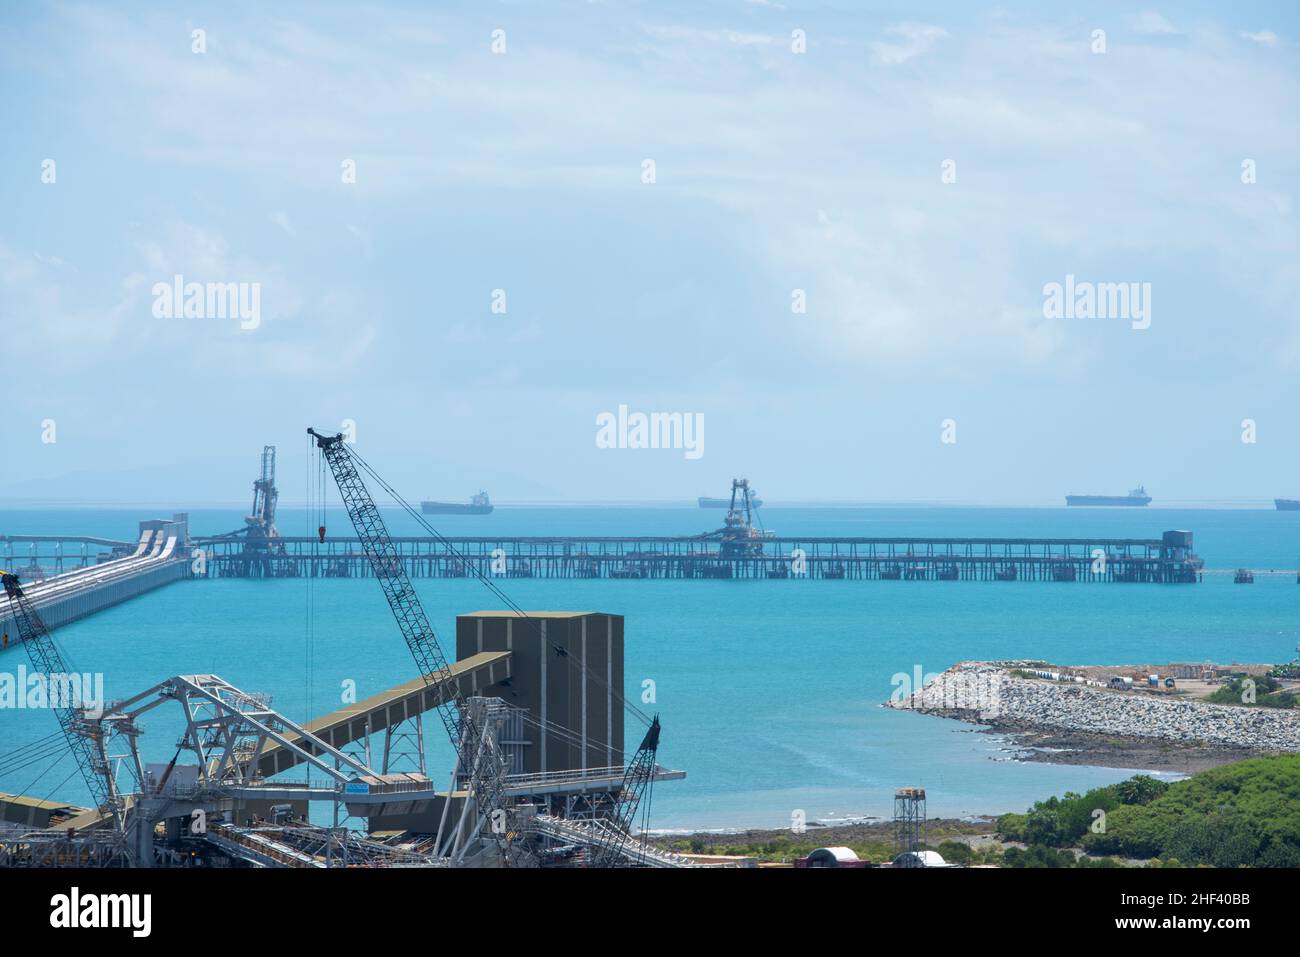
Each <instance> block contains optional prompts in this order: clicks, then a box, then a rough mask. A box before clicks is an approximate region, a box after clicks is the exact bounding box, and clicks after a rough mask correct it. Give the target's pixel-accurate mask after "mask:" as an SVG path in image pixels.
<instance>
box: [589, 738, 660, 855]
mask: <svg viewBox="0 0 1300 957" xmlns="http://www.w3.org/2000/svg"><path fill="white" fill-rule="evenodd" d="M658 753H659V715H655V716H654V720H653V721H651V722H650V727H649V728H648V729H647V730H646V733H645V737H644V738H642V739H641V747H639V748H638V749H637V752H636V756H635V757H634V758H633V759H632V763H631V764H629V765H628V766H627V770H626V771H625V772H624V774H623V786H622V787H621V788H620V789H619V792H618V798H617V800H616V805H615V809H614V815H613V817H612V818H611V820H610V824H611V825H612V827H611V828H610V830H609V832H608V834H609V836H608V837H607V838H606V839H605V840H603V841H602V842H601V844H600V845H599V846H598V847H596V848H595V850H594V851H593V853H592V856H591V865H590V866H592V867H617V866H618V862H619V859H620V852H621V851H622V849H623V845H624V844H626V843H627V842H628V840H629V839H630V838H631V836H632V825H633V823H634V822H635V821H636V811H637V806H638V805H639V804H640V803H641V796H642V794H644V793H645V789H646V786H647V785H648V784H649V783H650V781H651V780H652V779H653V778H654V773H655V758H656V757H657V755H658Z"/></svg>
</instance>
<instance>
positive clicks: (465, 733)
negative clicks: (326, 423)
mask: <svg viewBox="0 0 1300 957" xmlns="http://www.w3.org/2000/svg"><path fill="white" fill-rule="evenodd" d="M307 432H308V434H310V435H312V436H313V437H314V438H315V439H316V447H317V448H318V449H319V450H320V453H321V455H323V456H324V458H325V462H326V464H327V465H329V468H330V472H331V473H332V474H333V476H334V482H335V484H336V485H337V486H338V490H339V495H340V497H341V498H342V499H343V507H344V509H345V510H346V511H347V513H348V518H349V520H350V521H351V522H352V527H353V529H354V530H355V531H356V534H357V538H358V539H359V540H360V542H361V547H362V550H363V551H364V552H365V555H366V558H367V559H368V560H369V561H370V566H371V569H372V570H373V572H374V575H375V578H376V579H378V581H379V584H380V587H381V588H382V589H383V592H384V597H385V598H386V599H387V601H388V607H389V608H390V609H391V610H392V613H393V618H394V619H395V620H396V621H397V627H398V630H399V631H401V633H402V638H403V639H404V640H405V642H406V646H407V648H408V649H409V650H410V652H411V657H412V658H414V659H415V664H416V667H418V668H419V669H420V674H421V676H422V677H423V678H424V681H425V682H426V683H429V684H432V683H433V682H435V681H436V680H437V679H438V676H440V675H444V674H447V673H449V671H450V668H449V665H448V662H447V658H446V656H445V655H444V654H443V651H442V647H441V646H440V645H439V643H438V636H437V633H436V632H435V631H434V629H433V625H432V624H431V623H430V622H429V617H428V615H427V614H426V613H425V611H424V606H423V604H421V602H420V597H419V595H418V594H417V593H416V591H415V587H414V586H413V585H412V584H411V579H410V577H409V576H408V575H407V573H406V567H405V565H404V564H403V563H402V557H401V554H400V553H399V552H398V550H397V547H396V545H394V544H393V540H392V538H391V536H390V535H389V534H388V526H387V525H386V524H385V522H384V518H383V515H381V514H380V511H379V506H378V505H376V504H375V500H374V498H373V497H372V496H371V494H370V492H369V490H368V489H367V488H366V483H365V481H364V480H363V479H362V477H361V472H360V469H359V468H358V465H357V460H356V458H355V457H354V455H353V452H352V450H351V449H350V448H349V447H348V444H347V442H346V441H345V440H344V438H343V435H342V434H341V433H340V434H337V435H323V434H321V433H320V432H317V431H316V430H315V429H308V430H307ZM372 474H373V473H372ZM447 687H448V689H449V691H450V695H448V696H445V697H444V698H443V703H442V704H441V705H439V707H438V708H437V711H438V715H439V717H440V718H441V719H442V723H443V725H444V727H445V728H446V731H447V737H448V739H449V740H450V741H451V744H452V747H453V748H455V749H456V753H457V755H458V756H459V758H460V772H461V774H462V775H463V776H464V777H465V778H466V779H467V782H468V788H469V791H470V793H471V794H472V795H473V797H474V799H475V803H476V804H477V806H478V809H479V813H480V816H481V817H482V818H490V817H492V815H493V812H494V811H495V810H496V809H497V808H499V807H501V805H502V804H503V800H502V799H503V792H504V780H503V779H504V776H505V771H506V768H505V761H504V759H503V758H502V756H501V754H500V751H499V749H497V748H496V747H495V742H494V740H493V736H492V734H491V731H492V729H491V728H490V727H487V726H485V727H482V728H480V727H476V726H475V725H474V718H473V716H472V715H471V713H470V711H469V709H468V708H467V707H466V706H465V699H464V695H463V694H462V693H461V690H460V684H459V682H457V681H455V680H451V681H448V682H447Z"/></svg>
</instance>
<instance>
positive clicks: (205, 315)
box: [150, 273, 262, 330]
mask: <svg viewBox="0 0 1300 957" xmlns="http://www.w3.org/2000/svg"><path fill="white" fill-rule="evenodd" d="M150 292H151V293H152V294H153V315H154V318H155V319H238V320H239V328H241V329H246V330H251V329H256V328H257V327H258V326H260V325H261V324H262V284H261V283H260V282H186V281H185V277H184V276H182V275H180V274H179V273H177V274H176V275H175V276H172V281H171V282H169V283H168V282H156V283H154V284H153V288H152V289H151V290H150Z"/></svg>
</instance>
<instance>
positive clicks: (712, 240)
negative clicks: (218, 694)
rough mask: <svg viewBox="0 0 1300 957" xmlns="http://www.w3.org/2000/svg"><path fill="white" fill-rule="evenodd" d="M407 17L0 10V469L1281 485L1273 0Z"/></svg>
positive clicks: (623, 480)
mask: <svg viewBox="0 0 1300 957" xmlns="http://www.w3.org/2000/svg"><path fill="white" fill-rule="evenodd" d="M182 6H192V7H193V10H194V12H185V11H184V10H182V9H180V7H182ZM433 6H434V5H432V4H426V3H418V4H417V3H410V4H367V5H362V4H355V3H347V4H321V3H310V4H294V3H281V2H277V3H275V4H264V3H222V4H211V5H203V4H195V5H178V4H173V3H166V4H163V3H159V4H131V3H123V4H112V5H108V4H105V5H101V6H95V5H89V4H87V5H82V4H75V3H44V4H34V5H31V6H27V5H22V6H20V5H17V4H5V5H4V7H3V11H2V12H0V118H2V120H3V127H2V129H3V135H2V136H0V326H2V328H3V330H4V332H5V339H4V346H3V352H2V355H3V361H4V367H3V368H4V376H5V382H6V386H7V388H6V389H5V397H6V412H5V415H4V416H3V418H2V419H0V430H3V434H2V435H0V438H3V461H4V464H5V466H6V468H5V469H4V473H3V475H0V497H4V498H8V499H11V500H12V499H13V498H15V497H21V498H61V499H80V500H83V501H105V500H123V501H126V500H133V501H138V500H157V499H159V498H166V499H167V500H169V501H182V502H184V501H190V500H191V499H192V500H193V501H192V503H193V504H195V505H199V504H203V503H204V502H211V501H214V500H226V501H233V500H238V501H242V500H243V499H244V498H246V492H247V489H248V486H249V483H250V482H251V480H252V478H253V473H254V471H255V469H256V464H257V454H258V452H259V451H260V448H261V446H262V445H263V444H268V443H270V444H276V445H278V446H280V448H281V453H282V457H283V459H284V461H285V464H284V466H283V470H282V471H283V473H284V477H283V479H282V481H281V487H282V490H283V491H282V494H283V497H284V498H285V499H286V500H289V499H293V498H301V495H302V491H303V486H305V464H304V463H303V460H302V456H303V454H304V452H305V448H304V446H305V438H304V437H303V430H304V428H305V427H306V426H307V425H308V424H316V425H318V426H321V427H327V428H338V427H339V425H340V423H341V422H342V421H343V420H345V419H350V420H353V421H355V423H356V428H357V442H358V449H360V450H361V451H362V452H363V454H364V455H365V456H366V457H367V458H368V459H369V460H370V461H371V462H372V463H373V464H374V465H376V467H378V468H379V469H380V471H381V472H383V473H384V474H385V475H386V476H387V477H388V478H389V479H390V480H391V481H392V482H393V483H394V484H396V485H397V486H399V487H400V488H402V489H403V490H405V491H406V492H408V493H409V494H410V495H411V496H412V497H418V496H421V495H430V494H432V495H438V496H440V497H451V498H458V499H459V498H464V497H466V496H468V495H469V493H470V492H472V491H474V490H476V489H477V488H478V486H479V485H480V484H481V485H484V486H486V487H488V488H489V490H490V491H491V492H492V493H493V495H494V496H495V497H497V498H499V499H502V498H503V499H509V498H546V497H558V498H604V499H632V498H659V499H673V498H676V499H687V498H693V497H694V496H695V495H698V494H702V493H706V492H707V493H713V494H723V493H724V492H725V490H726V487H727V484H728V483H729V480H730V478H731V477H732V476H733V475H747V476H748V477H749V478H751V479H752V480H753V481H754V483H755V485H756V486H757V487H758V488H759V489H760V490H761V493H762V494H763V495H764V496H765V497H768V498H771V499H780V498H856V499H891V498H892V499H930V500H948V501H966V502H971V501H975V502H998V503H1003V502H1023V503H1027V504H1046V503H1059V502H1060V496H1061V495H1063V494H1064V493H1065V492H1067V491H1075V492H1081V491H1095V492H1102V491H1105V492H1122V491H1124V490H1126V489H1128V488H1129V487H1131V486H1133V485H1136V484H1137V483H1138V482H1145V483H1146V486H1147V488H1148V490H1149V491H1151V492H1152V494H1153V495H1155V496H1156V498H1157V503H1159V502H1160V501H1175V500H1189V499H1197V500H1212V499H1268V498H1271V497H1273V496H1274V495H1284V496H1294V497H1300V448H1298V447H1297V437H1298V435H1300V427H1298V423H1297V418H1296V416H1297V408H1298V403H1297V398H1300V395H1298V393H1300V388H1298V386H1297V382H1298V380H1300V305H1298V304H1300V231H1298V230H1297V214H1298V211H1297V208H1296V206H1297V203H1296V198H1297V190H1298V189H1300V150H1298V146H1300V143H1298V140H1300V84H1297V79H1298V78H1300V59H1298V56H1297V54H1298V52H1300V15H1298V14H1297V13H1296V12H1295V11H1296V6H1295V4H1294V3H1291V2H1284V3H1276V4H1250V3H1235V4H1231V5H1229V4H1215V5H1211V4H1204V3H1189V2H1180V3H1176V4H1175V3H1165V4H1163V5H1159V6H1152V7H1150V8H1148V9H1146V10H1145V12H1143V8H1142V7H1141V6H1136V5H1133V4H1129V3H1116V4H1096V5H1092V7H1091V9H1090V11H1089V12H1087V13H1066V12H1064V11H1058V10H1054V9H1051V8H1050V6H1054V5H1050V6H1049V5H1046V4H1041V3H1033V4H1019V3H1009V4H1008V3H1004V4H999V5H987V6H986V5H980V4H966V3H935V4H925V3H916V2H909V3H876V4H871V10H870V12H864V11H863V10H862V9H861V8H862V7H865V6H867V5H866V4H860V3H849V2H841V3H797V2H793V0H791V2H783V3H777V2H775V0H770V2H767V0H748V2H745V0H735V2H725V3H724V2H714V3H707V4H701V3H681V4H667V3H657V4H649V3H645V4H639V3H615V2H608V3H548V4H509V3H503V4H488V3H473V4H469V3H467V4H463V5H441V4H440V5H437V6H438V9H436V10H434V9H430V8H432V7H433ZM1075 6H1082V7H1087V6H1088V5H1086V4H1085V5H1075ZM196 30H202V31H204V33H203V34H201V35H200V36H201V38H202V40H203V45H204V46H205V49H204V50H203V52H195V51H194V47H195V45H196V42H197V41H196V39H195V34H194V31H196ZM497 30H500V31H504V34H497V35H496V37H497V39H496V46H497V48H498V50H500V48H501V44H502V41H504V52H494V49H493V46H494V31H497ZM1096 30H1104V31H1105V51H1104V52H1094V51H1095V49H1096V47H1097V45H1098V42H1097V39H1096V38H1095V35H1094V31H1096ZM795 31H802V33H796V32H795ZM801 38H802V40H803V42H804V43H805V44H806V50H805V52H797V50H796V48H798V47H799V46H800V39H801ZM46 160H53V161H54V166H53V173H54V176H53V179H54V181H53V182H47V181H45V180H47V179H49V178H50V177H49V172H48V171H49V167H48V164H46V163H45V161H46ZM646 160H652V161H653V163H654V182H653V183H647V182H645V181H644V179H645V174H644V169H645V161H646ZM949 160H950V161H952V162H951V164H946V161H949ZM348 161H351V162H352V163H353V164H354V166H353V167H348ZM1247 161H1250V163H1248V164H1247V165H1248V166H1249V167H1250V168H1251V169H1252V170H1253V179H1254V182H1243V177H1245V178H1247V179H1250V178H1252V177H1251V176H1249V175H1247V173H1246V171H1245V170H1244V167H1243V164H1245V163H1247ZM348 168H354V169H355V182H345V181H344V180H345V178H347V177H346V172H347V169H348ZM945 170H947V171H948V172H949V175H948V176H946V177H945V175H944V173H945ZM954 171H955V181H947V182H946V181H945V179H948V180H952V179H953V177H952V175H951V173H952V172H954ZM176 275H181V276H183V277H184V280H185V281H192V282H198V283H244V284H248V286H247V287H246V288H249V289H251V288H252V284H257V289H258V294H259V296H260V325H258V326H257V328H251V329H243V328H241V327H240V323H239V321H238V320H235V319H229V318H217V317H211V316H210V317H207V318H199V319H195V318H190V319H186V318H159V317H157V316H156V315H155V311H156V304H157V295H156V294H155V291H154V290H155V284H156V283H166V284H170V283H171V282H172V280H173V277H174V276H176ZM1067 276H1074V277H1075V279H1076V281H1079V282H1084V281H1087V282H1097V283H1102V282H1111V283H1119V282H1124V283H1128V282H1133V283H1140V284H1141V283H1149V284H1150V286H1149V288H1150V300H1149V306H1150V325H1149V328H1144V329H1135V328H1133V323H1132V322H1130V321H1128V320H1127V319H1122V318H1121V319H1114V318H1111V319H1079V318H1068V319H1067V318H1050V319H1049V318H1046V317H1045V316H1044V309H1043V304H1044V292H1043V289H1044V286H1045V285H1046V284H1048V283H1053V282H1057V283H1065V281H1066V277H1067ZM494 290H504V293H505V302H506V311H505V312H504V314H503V313H500V312H494V311H493V308H492V307H493V301H494V300H493V296H494ZM795 290H803V295H804V296H805V297H806V304H807V308H806V312H796V311H794V310H792V303H793V302H794V299H793V298H792V297H794V296H795V292H794V291H795ZM620 405H626V406H628V407H629V408H630V409H631V410H633V411H644V412H655V411H658V412H684V413H690V414H695V415H700V416H702V417H703V420H704V444H703V454H702V455H701V456H700V457H698V458H688V457H687V456H686V455H685V454H684V452H683V450H680V449H676V450H673V449H667V450H664V449H658V450H653V449H650V450H643V449H602V448H598V447H597V443H596V440H595V439H596V432H597V428H596V418H597V416H598V415H599V414H600V413H602V412H616V411H617V409H618V407H619V406H620ZM945 419H953V420H955V422H956V439H957V441H956V442H955V443H948V444H946V443H944V442H942V441H941V438H942V426H941V424H942V423H943V421H944V420H945ZM1244 419H1253V420H1254V422H1255V423H1256V438H1257V441H1256V442H1254V443H1244V442H1243V441H1242V434H1243V427H1242V422H1243V420H1244ZM46 420H52V423H53V426H54V429H53V433H52V434H53V437H54V438H55V439H56V441H53V442H49V441H43V438H45V439H48V438H50V437H51V431H50V428H49V425H48V424H47V423H46Z"/></svg>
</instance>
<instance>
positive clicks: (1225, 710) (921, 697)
mask: <svg viewBox="0 0 1300 957" xmlns="http://www.w3.org/2000/svg"><path fill="white" fill-rule="evenodd" d="M1017 665H1019V668H1018V667H1017ZM1025 667H1028V666H1026V665H1024V664H1023V663H1016V662H963V663H961V664H959V665H955V666H954V667H952V668H950V669H948V670H947V671H945V672H943V673H942V674H940V675H938V676H937V677H936V678H934V680H932V681H931V682H929V683H928V684H926V685H925V686H924V687H923V688H921V689H920V690H918V691H914V692H912V693H911V694H906V695H899V696H897V697H896V698H894V699H891V700H890V701H889V702H887V703H886V705H887V706H888V707H891V708H899V709H903V710H912V711H920V712H923V713H927V714H938V715H943V716H946V717H954V718H959V719H961V720H965V721H972V722H976V723H980V724H990V725H993V726H995V727H998V726H1003V727H1006V726H1011V727H1016V728H1024V727H1030V728H1042V729H1051V730H1056V731H1066V732H1082V733H1086V734H1099V735H1119V736H1123V737H1128V738H1147V739H1152V740H1156V741H1165V742H1171V743H1174V742H1177V743H1184V744H1193V743H1195V744H1210V745H1215V746H1219V747H1226V748H1243V749H1248V750H1251V751H1266V752H1276V751H1300V710H1297V709H1282V708H1262V707H1247V706H1244V705H1243V706H1237V705H1223V704H1209V703H1206V702H1203V701H1198V700H1195V699H1193V698H1190V697H1185V696H1182V695H1177V694H1149V693H1146V692H1142V691H1131V690H1129V691H1126V690H1112V689H1110V688H1105V687H1097V686H1095V684H1092V683H1087V682H1085V681H1084V680H1082V679H1081V678H1078V677H1073V678H1065V677H1064V676H1062V679H1063V680H1062V679H1058V680H1052V679H1048V678H1040V677H1036V678H1025V677H1018V676H1017V675H1016V674H1013V672H1016V671H1018V670H1020V669H1021V668H1025Z"/></svg>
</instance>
